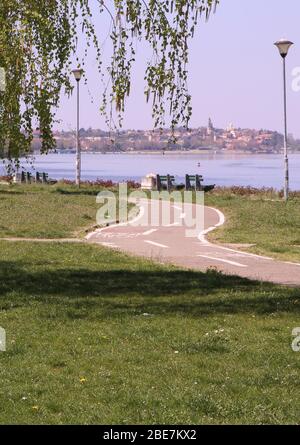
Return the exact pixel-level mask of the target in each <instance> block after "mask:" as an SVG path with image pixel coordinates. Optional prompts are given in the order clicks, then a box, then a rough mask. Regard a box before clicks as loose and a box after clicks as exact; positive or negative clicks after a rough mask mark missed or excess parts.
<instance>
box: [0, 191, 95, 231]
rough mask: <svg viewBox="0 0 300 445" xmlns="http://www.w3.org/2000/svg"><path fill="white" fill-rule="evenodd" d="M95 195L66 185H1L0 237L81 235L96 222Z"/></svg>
mask: <svg viewBox="0 0 300 445" xmlns="http://www.w3.org/2000/svg"><path fill="white" fill-rule="evenodd" d="M99 191H100V190H99ZM93 192H94V193H93ZM95 195H96V191H93V190H92V191H90V192H89V193H87V190H84V189H83V190H81V191H77V190H76V188H75V187H71V186H65V185H64V186H62V187H60V186H52V187H51V186H41V185H37V186H36V185H30V186H18V185H16V186H0V215H1V216H0V237H1V238H4V237H21V238H67V237H75V236H78V235H79V236H80V235H81V234H82V233H81V231H82V232H84V229H85V228H87V227H90V226H92V225H95V224H96V210H97V206H96V196H95ZM75 231H76V232H75Z"/></svg>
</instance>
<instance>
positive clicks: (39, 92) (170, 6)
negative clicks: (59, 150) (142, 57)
mask: <svg viewBox="0 0 300 445" xmlns="http://www.w3.org/2000/svg"><path fill="white" fill-rule="evenodd" d="M97 1H98V3H99V8H98V12H99V13H100V15H102V14H108V17H109V20H111V32H110V39H111V42H112V57H111V64H110V66H109V67H103V66H102V63H103V58H102V43H101V38H100V37H98V32H97V30H98V27H97V20H99V17H96V16H95V14H94V10H92V4H93V1H92V0H24V1H22V2H20V1H19V0H1V5H0V67H3V68H4V69H5V71H6V77H7V87H6V91H5V92H4V93H0V155H1V156H2V157H6V158H8V159H9V160H11V161H14V162H15V163H18V159H19V156H20V155H21V154H26V153H28V152H29V150H30V144H31V141H32V138H33V128H34V126H35V125H37V126H38V128H39V131H40V135H41V139H42V152H47V151H49V150H51V149H52V148H53V147H54V146H55V141H54V138H53V135H52V126H53V123H54V112H55V108H56V107H57V106H58V104H59V97H60V93H61V91H62V90H65V91H66V92H67V93H70V92H71V90H72V87H71V84H70V78H69V76H70V68H71V67H70V60H71V57H72V56H73V55H74V54H76V53H77V50H78V46H79V44H81V43H82V42H81V41H82V38H84V40H85V42H86V43H85V45H86V50H85V55H86V54H87V52H88V48H89V47H90V46H92V45H93V46H94V48H95V50H96V57H97V62H98V70H99V74H100V78H101V81H102V85H103V87H104V90H103V100H102V103H101V110H102V112H103V113H104V114H105V115H106V118H107V123H109V124H110V125H115V123H114V122H115V121H114V117H113V115H114V113H113V109H114V108H115V109H116V110H117V113H118V114H119V115H118V117H119V119H118V122H119V123H121V114H122V113H123V111H124V107H125V99H126V96H127V95H129V93H130V89H131V71H132V66H133V63H134V61H135V56H136V55H135V43H136V41H137V40H142V39H144V40H145V41H146V42H147V43H148V44H149V45H150V48H151V50H152V57H151V60H150V61H149V62H148V65H147V68H146V73H145V81H146V91H145V94H146V97H147V100H149V99H150V97H151V98H152V106H153V118H154V124H155V127H162V126H163V125H164V122H165V111H166V108H167V107H168V109H169V112H170V115H171V125H172V128H174V127H175V126H176V125H178V124H179V123H183V124H184V125H185V126H187V125H188V122H189V118H190V115H191V104H190V100H191V97H190V94H189V93H188V89H187V63H188V54H189V52H188V42H189V39H190V38H191V37H193V35H194V31H195V27H196V25H197V23H198V19H199V17H200V16H201V15H203V14H204V15H205V16H206V18H208V16H209V14H210V12H211V10H212V8H213V7H214V6H216V5H217V3H218V0H189V1H186V0H148V1H146V0H115V1H114V2H113V4H112V5H108V4H107V2H104V1H103V0H97ZM45 11H47V13H45ZM102 37H103V36H102ZM78 65H81V66H82V67H84V61H81V62H80V60H79V59H78ZM106 68H108V69H106ZM107 71H108V72H109V80H110V82H109V85H110V87H109V86H108V83H107V82H106V79H105V73H106V72H107ZM108 110H110V111H109V112H108ZM120 113H121V114H120Z"/></svg>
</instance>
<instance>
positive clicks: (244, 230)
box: [205, 189, 300, 262]
mask: <svg viewBox="0 0 300 445" xmlns="http://www.w3.org/2000/svg"><path fill="white" fill-rule="evenodd" d="M205 202H206V204H207V205H211V206H214V207H217V208H218V209H220V210H222V211H223V213H224V214H225V216H226V224H225V225H224V226H223V227H221V228H220V229H218V230H217V231H214V232H212V233H211V234H210V239H211V240H212V241H216V242H218V243H233V244H249V243H250V244H255V246H253V247H251V248H248V249H247V250H249V251H250V252H253V253H258V254H265V255H270V256H272V257H274V258H279V259H283V260H289V261H295V262H300V197H295V198H292V199H290V201H289V202H288V204H285V203H284V202H283V201H282V199H278V197H277V196H276V195H274V196H272V195H265V194H264V193H261V194H254V195H251V196H240V195H237V194H234V193H230V192H229V191H228V190H226V189H225V191H223V192H219V193H218V192H215V193H212V194H208V195H206V198H205Z"/></svg>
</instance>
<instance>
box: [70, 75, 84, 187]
mask: <svg viewBox="0 0 300 445" xmlns="http://www.w3.org/2000/svg"><path fill="white" fill-rule="evenodd" d="M72 73H73V74H74V78H75V80H76V82H77V132H76V185H78V186H80V176H81V150H80V135H79V84H80V80H81V78H82V75H83V70H82V69H80V68H77V69H75V70H73V71H72Z"/></svg>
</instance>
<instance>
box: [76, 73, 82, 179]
mask: <svg viewBox="0 0 300 445" xmlns="http://www.w3.org/2000/svg"><path fill="white" fill-rule="evenodd" d="M79 82H80V81H79V80H77V134H76V185H78V187H80V176H81V149H80V135H79V132H80V126H79V106H80V103H79Z"/></svg>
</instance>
